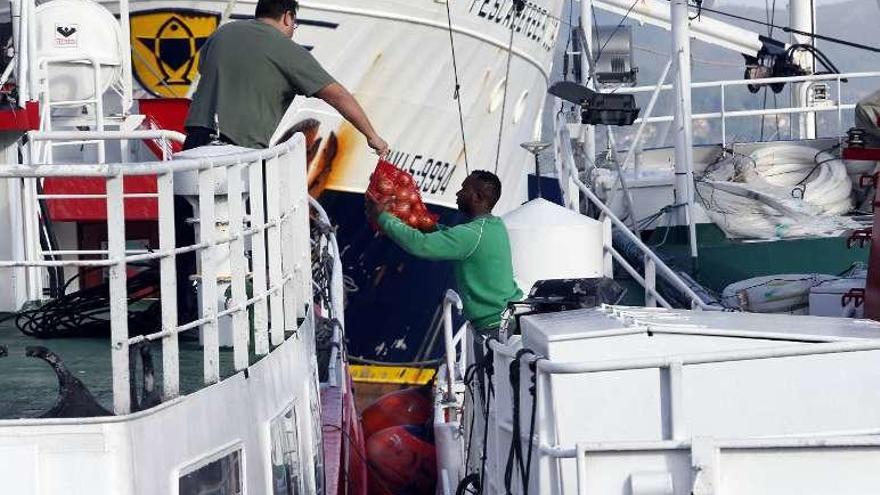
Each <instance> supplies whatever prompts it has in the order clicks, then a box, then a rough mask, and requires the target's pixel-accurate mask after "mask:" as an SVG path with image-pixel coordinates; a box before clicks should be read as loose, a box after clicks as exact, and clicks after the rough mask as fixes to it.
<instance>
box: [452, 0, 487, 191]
mask: <svg viewBox="0 0 880 495" xmlns="http://www.w3.org/2000/svg"><path fill="white" fill-rule="evenodd" d="M445 3H446V22H447V24H448V29H449V49H450V51H451V52H452V73H453V74H454V76H455V91H454V92H453V94H452V99H453V100H455V101H456V103H458V127H459V129H460V130H461V147H462V151H463V153H464V170H465V172H467V174H468V175H470V174H471V167H470V164H469V163H468V153H467V139H465V133H464V112H463V111H462V109H461V83H460V82H459V78H458V61H457V58H456V56H455V40H454V39H453V37H452V12H451V10H450V8H449V2H448V1H447V2H445ZM496 167H497V166H496Z"/></svg>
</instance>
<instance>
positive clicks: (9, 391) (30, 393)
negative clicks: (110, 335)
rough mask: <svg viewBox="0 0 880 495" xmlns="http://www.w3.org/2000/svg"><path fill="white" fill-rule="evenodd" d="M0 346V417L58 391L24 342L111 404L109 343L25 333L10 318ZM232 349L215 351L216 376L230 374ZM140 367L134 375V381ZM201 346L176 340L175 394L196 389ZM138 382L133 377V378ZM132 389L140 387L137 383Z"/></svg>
mask: <svg viewBox="0 0 880 495" xmlns="http://www.w3.org/2000/svg"><path fill="white" fill-rule="evenodd" d="M6 316H8V314H0V319H2V318H5V317H6ZM0 346H6V347H7V348H8V351H9V355H8V356H6V357H4V358H0V383H2V386H0V419H14V418H30V417H36V416H39V415H40V414H41V413H42V412H43V411H45V410H47V409H49V408H50V407H52V405H53V404H54V403H55V399H56V398H57V396H58V380H57V379H56V378H55V373H54V372H53V371H52V369H51V368H50V367H49V365H48V364H47V363H45V362H43V361H42V360H40V359H34V358H29V357H25V348H26V347H28V346H44V347H47V348H48V349H49V350H51V351H53V352H55V353H56V354H58V355H59V356H61V359H62V360H63V361H64V364H65V365H66V366H67V368H68V369H69V370H70V372H71V373H72V374H73V375H74V376H76V377H77V378H79V379H80V380H81V381H82V382H83V383H84V384H85V385H86V387H87V388H88V389H89V391H90V392H91V393H92V395H93V396H94V397H95V398H96V399H97V400H98V402H100V403H101V405H102V406H104V407H105V408H106V409H108V410H111V409H112V405H113V399H112V385H111V373H110V345H109V342H108V340H107V339H101V338H82V339H50V340H40V339H35V338H32V337H28V336H26V335H24V334H22V333H21V332H19V331H18V329H16V328H15V322H14V321H13V320H7V321H3V322H2V323H0ZM152 349H153V363H154V365H155V368H156V381H157V383H158V384H159V386H161V383H162V380H161V376H162V351H161V346H160V345H153V347H152ZM233 371H234V370H233V361H232V350H231V349H230V350H224V349H221V350H220V375H221V378H226V377H228V376H231V375H232V374H233ZM140 376H141V375H140V371H138V379H139V380H140ZM202 378H203V377H202V351H201V346H199V344H198V341H195V340H181V341H180V388H181V390H180V391H181V394H189V393H192V392H195V391H196V390H199V389H200V388H202V386H203V385H202V384H203V381H202ZM138 383H139V382H138ZM137 390H140V386H139V385H138V387H137Z"/></svg>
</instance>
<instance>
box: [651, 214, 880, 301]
mask: <svg viewBox="0 0 880 495" xmlns="http://www.w3.org/2000/svg"><path fill="white" fill-rule="evenodd" d="M664 230H665V229H658V230H655V231H654V232H653V233H652V234H651V236H650V238H649V239H648V241H647V242H648V244H649V245H659V246H658V247H657V251H659V253H660V254H661V255H662V256H664V257H667V258H668V259H670V260H672V262H673V263H674V264H675V265H676V266H677V267H679V268H684V269H686V270H687V271H688V272H691V273H693V271H692V270H691V266H690V265H691V261H690V252H689V248H688V243H687V236H686V231H685V230H683V229H673V230H672V231H671V232H670V233H669V235H668V238H667V239H666V242H665V243H663V238H664V235H665V232H664ZM697 233H698V239H699V240H698V242H699V267H698V269H697V271H696V274H695V275H696V276H695V278H696V279H697V281H699V282H700V283H702V284H703V285H704V286H705V287H706V288H708V289H710V290H713V291H717V292H721V291H722V290H723V289H724V287H726V286H727V285H728V284H732V283H734V282H738V281H740V280H745V279H747V278H752V277H759V276H763V275H774V274H783V273H827V274H829V275H837V274H839V273H841V272H843V271H845V270H847V269H848V268H849V267H850V266H852V264H853V263H867V261H868V249H867V248H859V247H858V246H854V247H852V248H847V246H846V237H825V238H814V239H785V240H776V241H735V240H730V239H727V238H726V237H724V234H723V233H722V232H721V230H720V229H718V227H716V226H714V225H700V226H699V228H698V230H697ZM661 243H662V245H660V244H661Z"/></svg>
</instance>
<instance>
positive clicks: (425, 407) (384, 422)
mask: <svg viewBox="0 0 880 495" xmlns="http://www.w3.org/2000/svg"><path fill="white" fill-rule="evenodd" d="M432 415H433V408H432V404H431V388H430V386H427V385H426V386H422V387H413V388H407V389H404V390H398V391H397V392H391V393H390V394H385V395H383V396H382V397H380V398H379V399H378V400H377V401H376V402H374V403H372V404H370V406H369V407H367V408H366V409H364V412H363V414H361V423H362V425H363V429H364V438H370V436H371V435H372V434H373V433H376V432H377V431H380V430H384V429H385V428H390V427H392V426H400V425H426V424H427V425H430V423H431V417H432Z"/></svg>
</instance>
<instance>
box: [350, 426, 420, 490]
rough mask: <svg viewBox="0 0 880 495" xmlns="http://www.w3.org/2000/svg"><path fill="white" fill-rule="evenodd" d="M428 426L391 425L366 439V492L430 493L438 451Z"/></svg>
mask: <svg viewBox="0 0 880 495" xmlns="http://www.w3.org/2000/svg"><path fill="white" fill-rule="evenodd" d="M430 433H431V430H430V428H425V427H422V426H411V425H406V426H392V427H390V428H385V429H384V430H381V431H378V432H376V433H374V434H373V436H371V437H370V438H369V439H368V440H367V448H366V451H367V462H368V464H369V473H368V477H369V488H368V494H369V495H422V494H424V495H433V494H434V489H435V486H436V483H437V454H436V452H435V450H434V439H433V438H432V437H431V434H430Z"/></svg>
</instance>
